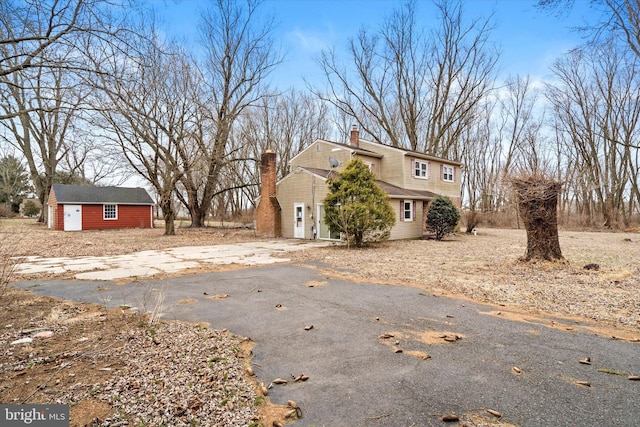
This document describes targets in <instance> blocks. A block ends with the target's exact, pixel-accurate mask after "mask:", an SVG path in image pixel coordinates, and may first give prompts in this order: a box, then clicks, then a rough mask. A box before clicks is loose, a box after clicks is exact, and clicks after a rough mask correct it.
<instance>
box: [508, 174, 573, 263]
mask: <svg viewBox="0 0 640 427" xmlns="http://www.w3.org/2000/svg"><path fill="white" fill-rule="evenodd" d="M511 184H512V186H513V188H514V190H515V192H516V196H517V199H518V208H519V211H520V217H521V218H522V222H523V223H524V226H525V228H526V230H527V252H526V254H525V256H524V258H523V260H524V261H532V260H546V261H558V260H563V259H564V258H563V256H562V251H561V250H560V241H559V239H558V214H557V204H558V194H559V193H560V188H561V186H562V185H561V184H560V183H559V182H557V181H554V180H552V179H549V178H546V177H541V176H528V177H524V178H512V179H511Z"/></svg>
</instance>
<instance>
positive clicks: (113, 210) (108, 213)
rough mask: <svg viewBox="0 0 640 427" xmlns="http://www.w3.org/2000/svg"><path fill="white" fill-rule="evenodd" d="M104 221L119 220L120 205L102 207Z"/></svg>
mask: <svg viewBox="0 0 640 427" xmlns="http://www.w3.org/2000/svg"><path fill="white" fill-rule="evenodd" d="M102 213H103V215H102V217H103V219H118V205H102Z"/></svg>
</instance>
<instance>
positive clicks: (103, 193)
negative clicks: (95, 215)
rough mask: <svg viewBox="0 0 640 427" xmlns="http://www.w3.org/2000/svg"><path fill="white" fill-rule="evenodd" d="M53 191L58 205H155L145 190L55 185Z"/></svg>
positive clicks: (138, 188)
mask: <svg viewBox="0 0 640 427" xmlns="http://www.w3.org/2000/svg"><path fill="white" fill-rule="evenodd" d="M51 188H52V190H53V192H54V193H55V195H56V201H57V202H58V203H77V204H84V205H102V204H105V203H107V204H119V205H153V204H154V203H153V200H152V199H151V197H150V196H149V193H147V191H146V190H145V189H144V188H140V187H136V188H127V187H93V186H90V185H65V184H53V185H52V187H51Z"/></svg>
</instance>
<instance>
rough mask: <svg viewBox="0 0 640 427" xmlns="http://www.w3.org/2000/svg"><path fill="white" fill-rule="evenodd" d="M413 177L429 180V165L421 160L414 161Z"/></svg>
mask: <svg viewBox="0 0 640 427" xmlns="http://www.w3.org/2000/svg"><path fill="white" fill-rule="evenodd" d="M413 176H414V177H416V178H422V179H429V163H428V162H422V161H420V160H414V161H413Z"/></svg>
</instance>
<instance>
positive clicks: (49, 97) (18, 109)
mask: <svg viewBox="0 0 640 427" xmlns="http://www.w3.org/2000/svg"><path fill="white" fill-rule="evenodd" d="M57 53H58V55H59V63H61V62H64V60H65V58H66V56H67V55H72V54H73V53H72V52H61V50H60V49H59V50H58V52H57ZM0 81H1V82H2V83H4V85H3V86H2V87H1V88H0V99H2V101H3V102H2V107H1V108H2V111H3V113H4V115H5V116H6V117H7V118H5V119H4V120H0V126H2V127H3V128H4V129H5V130H6V132H5V133H3V134H2V135H3V136H2V137H3V139H4V140H5V142H6V143H8V144H10V145H12V146H14V147H15V148H16V149H17V150H18V151H19V152H20V153H21V154H22V155H23V156H24V159H25V160H26V163H27V165H28V168H29V173H30V177H31V181H32V183H33V185H34V187H35V189H36V194H37V195H38V198H39V199H40V202H41V203H42V205H43V206H44V205H45V204H46V203H47V198H48V196H49V190H50V189H51V185H52V184H53V182H54V178H55V176H56V173H57V172H59V165H60V162H61V161H62V160H63V159H64V158H65V157H67V156H69V155H70V154H69V152H70V150H71V147H72V145H73V143H74V142H78V140H77V139H76V138H77V129H78V127H80V124H79V121H81V120H82V108H83V107H84V106H85V99H86V97H87V94H88V92H87V91H88V88H87V87H85V86H83V85H82V84H81V82H80V81H79V79H78V78H77V76H76V75H75V74H68V73H67V72H66V71H65V70H64V68H62V67H59V68H54V67H47V68H34V69H27V70H20V71H16V72H13V73H11V74H6V75H4V76H1V77H0ZM67 172H69V173H73V172H74V171H67ZM46 211H47V210H46V209H43V210H42V211H41V214H40V219H39V220H40V221H42V222H43V221H45V220H46Z"/></svg>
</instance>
